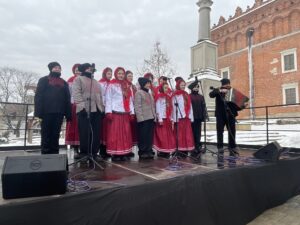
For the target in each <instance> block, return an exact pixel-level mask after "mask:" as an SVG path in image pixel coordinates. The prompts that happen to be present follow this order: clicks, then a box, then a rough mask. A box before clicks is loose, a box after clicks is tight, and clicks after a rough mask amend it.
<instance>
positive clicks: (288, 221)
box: [248, 195, 300, 225]
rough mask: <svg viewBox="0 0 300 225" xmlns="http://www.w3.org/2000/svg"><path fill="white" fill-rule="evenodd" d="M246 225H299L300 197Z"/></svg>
mask: <svg viewBox="0 0 300 225" xmlns="http://www.w3.org/2000/svg"><path fill="white" fill-rule="evenodd" d="M248 225H300V195H299V196H296V197H294V198H292V199H290V200H289V201H288V202H286V203H285V204H283V205H281V206H278V207H276V208H273V209H270V210H268V211H266V212H265V213H263V214H262V215H260V216H259V217H257V218H256V219H255V220H254V221H252V222H251V223H249V224H248Z"/></svg>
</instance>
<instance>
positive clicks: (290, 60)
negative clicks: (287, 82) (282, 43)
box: [281, 49, 297, 73]
mask: <svg viewBox="0 0 300 225" xmlns="http://www.w3.org/2000/svg"><path fill="white" fill-rule="evenodd" d="M281 67H282V73H289V72H295V71H297V49H289V50H286V51H283V52H281Z"/></svg>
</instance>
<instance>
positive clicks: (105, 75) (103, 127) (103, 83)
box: [99, 67, 112, 159]
mask: <svg viewBox="0 0 300 225" xmlns="http://www.w3.org/2000/svg"><path fill="white" fill-rule="evenodd" d="M111 78H112V69H111V68H110V67H106V68H105V69H104V70H103V72H102V78H101V79H100V80H99V84H100V89H101V93H102V100H103V104H104V107H105V95H106V91H107V87H108V85H109V82H110V80H111ZM100 120H101V122H100V131H101V132H100V155H101V157H102V158H103V159H107V158H110V157H111V155H110V154H107V151H106V139H107V118H106V117H105V111H104V112H103V114H102V116H101V119H100Z"/></svg>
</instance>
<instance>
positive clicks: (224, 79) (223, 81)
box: [221, 78, 230, 86]
mask: <svg viewBox="0 0 300 225" xmlns="http://www.w3.org/2000/svg"><path fill="white" fill-rule="evenodd" d="M221 84H222V86H224V85H226V84H230V80H229V79H227V78H223V79H222V80H221Z"/></svg>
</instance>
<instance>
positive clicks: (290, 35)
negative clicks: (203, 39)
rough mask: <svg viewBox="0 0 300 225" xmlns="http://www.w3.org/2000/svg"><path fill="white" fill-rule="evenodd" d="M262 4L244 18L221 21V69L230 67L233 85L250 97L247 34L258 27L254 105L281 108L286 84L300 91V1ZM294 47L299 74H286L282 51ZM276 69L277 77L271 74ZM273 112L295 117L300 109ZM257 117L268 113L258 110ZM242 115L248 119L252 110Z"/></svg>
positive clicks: (216, 36) (217, 36)
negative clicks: (283, 89)
mask: <svg viewBox="0 0 300 225" xmlns="http://www.w3.org/2000/svg"><path fill="white" fill-rule="evenodd" d="M259 2H261V1H259V0H257V1H256V4H255V5H254V6H253V7H252V8H251V9H248V11H247V12H244V13H243V14H242V16H238V15H240V12H238V13H237V14H236V16H235V17H233V18H231V20H230V21H227V22H224V19H223V18H221V19H220V22H219V24H218V25H217V26H215V27H214V28H213V29H212V41H214V42H216V43H217V44H218V45H219V59H218V63H219V69H222V68H225V67H230V78H231V81H232V85H233V86H234V87H236V88H237V89H239V90H240V91H242V92H243V93H245V94H246V95H248V96H249V75H248V74H249V73H248V70H249V68H248V48H247V45H248V43H247V37H246V32H247V30H248V29H249V28H254V30H255V31H254V37H253V38H254V43H253V44H254V46H253V67H254V84H255V100H254V106H266V105H281V104H283V93H282V85H283V84H289V83H298V89H299V90H300V86H299V84H300V63H299V62H300V0H276V1H273V2H271V0H270V1H267V2H265V3H264V5H263V6H259V5H260V3H259ZM268 2H270V4H267V3H268ZM258 7H260V8H258ZM237 11H238V9H237ZM293 48H296V49H297V59H298V62H297V63H298V71H296V72H292V73H285V74H282V68H281V52H282V51H285V50H288V49H293ZM274 60H275V61H274ZM276 60H277V62H276ZM271 62H272V63H271ZM275 69H277V75H274V74H272V73H271V71H274V70H275ZM299 96H300V93H299ZM270 112H271V113H272V114H278V115H279V114H282V113H283V114H286V113H288V114H294V113H298V112H300V107H283V108H274V109H271V110H270ZM256 114H257V116H264V110H256ZM299 114H300V113H299ZM241 115H242V116H247V115H249V111H248V110H245V112H243V113H242V114H241Z"/></svg>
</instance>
